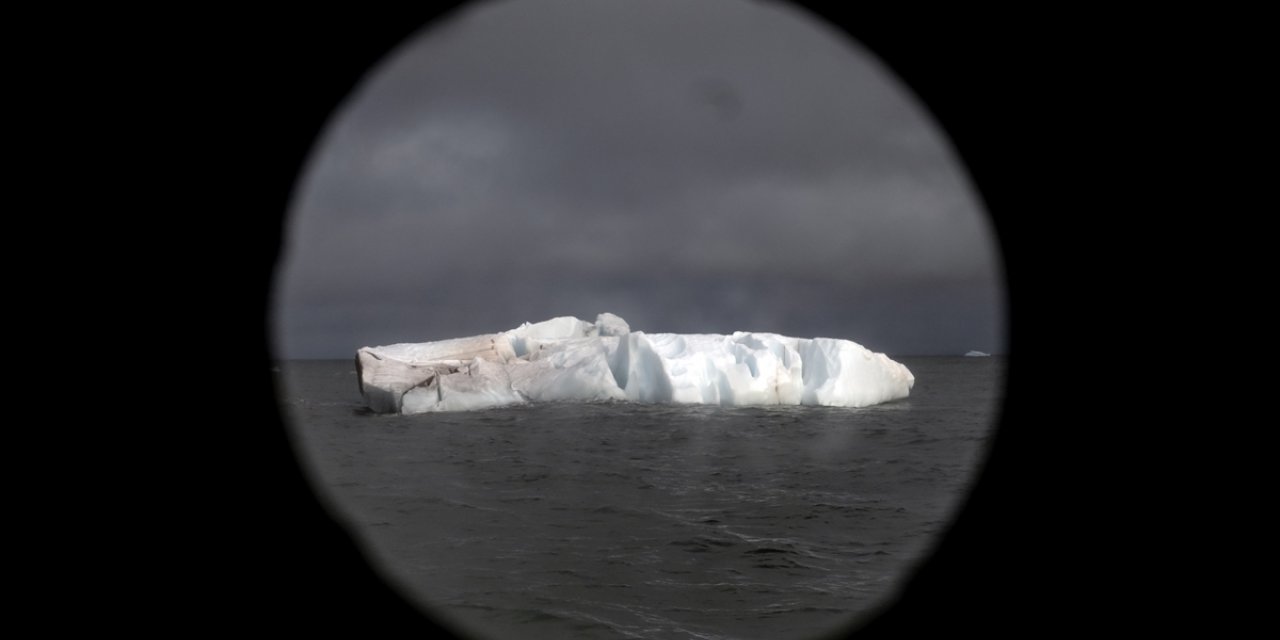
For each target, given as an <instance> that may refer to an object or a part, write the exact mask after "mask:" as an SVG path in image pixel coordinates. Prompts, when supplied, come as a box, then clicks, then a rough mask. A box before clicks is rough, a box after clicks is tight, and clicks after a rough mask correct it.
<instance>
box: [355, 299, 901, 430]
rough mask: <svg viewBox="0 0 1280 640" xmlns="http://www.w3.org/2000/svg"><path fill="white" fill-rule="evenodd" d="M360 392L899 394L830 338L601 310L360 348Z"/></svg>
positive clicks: (386, 403)
mask: <svg viewBox="0 0 1280 640" xmlns="http://www.w3.org/2000/svg"><path fill="white" fill-rule="evenodd" d="M356 368H357V372H358V379H359V384H360V392H361V394H362V395H363V396H364V400H365V402H366V403H367V404H368V405H369V407H370V408H371V409H373V410H374V411H376V412H378V413H405V414H410V413H425V412H429V411H466V410H471V409H484V408H489V407H498V406H504V405H511V404H521V403H528V402H555V401H575V402H593V401H606V400H619V401H631V402H668V403H692V404H717V405H722V406H739V405H796V404H803V405H828V406H840V407H865V406H868V405H873V404H878V403H881V402H887V401H889V400H895V399H898V398H905V397H907V395H908V394H909V393H910V391H911V387H912V385H914V384H915V376H913V375H912V374H911V371H909V370H908V369H907V368H906V367H905V366H903V365H902V364H901V363H898V362H895V361H893V360H891V359H889V357H888V356H886V355H884V354H883V353H872V352H871V351H869V350H868V349H866V348H865V347H863V346H862V345H859V344H857V343H855V342H850V341H848V340H837V339H833V338H813V339H805V338H789V337H787V336H781V335H778V334H775V333H754V332H746V331H739V332H736V333H733V334H731V335H714V334H675V333H644V332H642V331H632V330H631V328H630V326H628V325H627V322H626V321H625V320H623V319H622V318H619V317H618V316H616V315H613V314H611V313H602V314H600V315H599V316H598V317H597V318H596V321H595V322H594V323H590V322H586V321H584V320H579V319H578V318H574V317H569V316H565V317H559V318H552V319H551V320H547V321H544V322H539V323H536V324H530V323H525V324H523V325H521V326H520V327H519V328H516V329H512V330H510V331H504V332H501V333H491V334H486V335H480V336H473V337H469V338H457V339H453V340H441V341H438V342H426V343H420V344H393V345H389V346H383V347H364V348H362V349H360V350H359V351H357V352H356Z"/></svg>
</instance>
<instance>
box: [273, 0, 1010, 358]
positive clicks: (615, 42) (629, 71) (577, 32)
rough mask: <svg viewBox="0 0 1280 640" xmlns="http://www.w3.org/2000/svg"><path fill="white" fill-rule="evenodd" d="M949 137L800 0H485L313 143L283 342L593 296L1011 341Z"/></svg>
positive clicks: (540, 308) (822, 330) (392, 335)
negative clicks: (798, 4)
mask: <svg viewBox="0 0 1280 640" xmlns="http://www.w3.org/2000/svg"><path fill="white" fill-rule="evenodd" d="M949 144H950V143H949V141H948V140H947V139H946V137H945V135H944V134H943V132H942V131H941V130H939V129H938V127H937V125H936V124H934V122H933V120H932V119H931V118H930V117H929V116H928V114H927V113H926V112H925V111H924V109H923V107H922V106H921V105H920V104H919V103H918V102H917V101H916V100H915V99H914V97H913V96H912V95H911V93H910V90H909V89H908V88H907V87H906V86H905V85H904V84H902V83H900V82H899V81H898V80H897V79H896V78H895V77H893V76H892V75H891V74H890V72H889V70H888V69H887V68H886V67H885V66H883V65H882V64H881V63H880V62H879V61H878V60H876V59H875V58H874V56H872V55H871V54H870V53H869V52H868V51H866V50H864V49H863V48H862V47H861V46H860V45H858V44H857V43H855V42H852V41H850V40H848V39H847V38H845V37H844V36H843V34H841V33H839V32H837V31H836V30H835V29H834V28H833V27H829V26H828V25H826V24H825V23H823V22H821V21H819V20H818V19H817V18H815V17H812V16H811V15H809V14H807V13H805V12H803V10H802V9H799V8H795V7H792V6H790V5H783V4H775V3H764V2H747V1H745V0H700V1H698V2H689V1H688V0H662V1H655V0H646V1H644V2H632V1H626V0H575V1H569V0H517V1H491V2H483V3H476V4H473V5H472V6H471V7H469V8H466V9H464V10H462V11H460V12H459V13H457V14H455V15H454V16H453V17H452V18H451V19H449V20H447V21H443V22H441V23H439V24H436V25H432V26H431V27H430V28H429V29H426V30H423V31H420V32H419V33H418V34H417V35H415V36H414V37H413V38H411V39H410V40H408V41H406V42H405V43H403V44H402V45H401V47H400V48H399V49H397V50H396V51H394V52H392V54H391V55H390V56H389V57H388V58H387V59H385V60H383V61H382V62H381V63H380V64H379V65H378V66H377V67H375V68H373V69H371V70H370V71H369V73H368V74H367V75H366V77H365V78H364V80H363V82H362V83H361V84H360V85H359V86H358V87H357V89H356V91H355V92H354V93H353V94H352V95H351V96H349V97H348V98H347V101H346V102H345V103H344V104H343V105H342V106H341V108H340V109H339V110H338V111H336V112H335V113H334V116H333V119H332V120H331V121H330V123H329V125H328V128H327V129H326V130H325V131H324V133H323V134H322V136H321V138H320V139H319V140H318V141H317V145H316V149H315V152H314V153H313V156H312V158H311V160H310V162H309V164H308V167H307V168H306V170H305V171H304V177H303V180H302V182H301V183H300V184H299V185H298V187H297V191H296V192H295V195H294V199H293V203H292V207H291V210H290V213H289V223H288V224H289V226H288V228H287V232H286V246H285V251H284V254H283V255H282V261H281V271H280V272H279V274H278V278H277V281H276V297H275V301H276V327H275V329H276V350H277V355H278V356H280V357H285V358H315V357H326V358H328V357H333V358H347V357H351V356H352V354H354V353H355V351H356V349H358V348H359V347H362V346H367V345H369V346H371V345H380V344H390V343H395V342H421V341H427V340H436V339H442V338H450V337H459V336H464V335H474V334H478V333H488V332H493V331H500V330H505V329H510V328H514V327H516V326H518V325H519V324H520V323H522V322H525V321H535V322H536V321H539V320H545V319H547V318H550V317H553V316H560V315H576V316H578V317H580V318H583V319H586V320H594V319H595V316H596V314H597V313H600V312H602V311H609V312H613V313H616V314H618V315H621V316H622V317H623V318H626V319H627V321H628V322H630V324H631V327H632V329H634V330H643V331H649V332H682V333H684V332H690V333H727V332H732V331H735V330H754V331H771V332H776V333H783V334H788V335H796V336H802V337H813V336H828V337H837V338H847V339H850V340H854V341H856V342H859V343H862V344H863V345H865V346H867V347H869V348H871V349H872V350H875V351H884V352H887V353H889V354H890V355H915V354H958V353H964V352H966V351H968V350H970V349H978V350H982V351H988V352H1002V351H1003V350H1004V307H1003V304H1004V302H1003V301H1004V292H1003V284H1002V280H1001V278H1002V275H1001V268H1002V267H1001V265H1000V262H999V256H998V253H997V249H996V244H995V239H994V236H993V233H992V230H991V227H990V223H989V221H988V219H987V218H986V215H985V214H984V212H983V210H982V205H981V203H980V202H979V201H978V199H977V196H976V193H975V192H974V191H973V189H972V187H971V185H970V183H969V181H968V177H967V175H966V174H965V172H964V168H963V167H962V166H961V165H960V164H959V161H958V160H957V157H956V156H955V154H954V153H953V152H952V150H951V149H950V147H949Z"/></svg>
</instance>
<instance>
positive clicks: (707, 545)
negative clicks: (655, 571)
mask: <svg viewBox="0 0 1280 640" xmlns="http://www.w3.org/2000/svg"><path fill="white" fill-rule="evenodd" d="M667 544H668V545H671V546H676V547H685V551H688V552H690V553H706V552H708V551H712V550H714V549H715V548H716V547H720V548H725V547H732V546H735V545H737V544H738V543H737V542H734V541H732V540H725V539H723V538H709V537H706V536H698V537H696V538H688V539H685V540H672V541H671V542H668V543H667Z"/></svg>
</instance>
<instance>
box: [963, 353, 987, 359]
mask: <svg viewBox="0 0 1280 640" xmlns="http://www.w3.org/2000/svg"><path fill="white" fill-rule="evenodd" d="M964 355H965V357H968V358H985V357H987V356H990V355H991V354H989V353H984V352H982V351H970V352H968V353H966V354H964Z"/></svg>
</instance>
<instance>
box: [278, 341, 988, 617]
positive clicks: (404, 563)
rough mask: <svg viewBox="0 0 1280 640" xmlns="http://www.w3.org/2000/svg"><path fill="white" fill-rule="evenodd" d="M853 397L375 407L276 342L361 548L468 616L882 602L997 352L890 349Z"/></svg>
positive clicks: (840, 607)
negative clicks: (887, 374) (906, 383)
mask: <svg viewBox="0 0 1280 640" xmlns="http://www.w3.org/2000/svg"><path fill="white" fill-rule="evenodd" d="M898 360H899V361H901V362H903V363H904V364H906V365H907V366H908V367H910V369H911V370H912V372H913V373H914V374H915V376H916V386H915V388H914V389H913V390H912V395H911V397H910V398H908V399H906V400H901V401H896V402H892V403H888V404H883V405H877V406H874V407H867V408H862V409H846V408H833V407H759V408H745V407H742V408H722V407H706V406H684V405H639V404H625V403H604V404H547V405H534V406H524V407H511V408H502V409H491V410H486V411H477V412H467V413H443V414H427V415H417V416H380V415H373V414H371V413H369V412H368V411H367V410H365V409H364V407H363V405H362V403H361V399H360V395H359V392H358V390H357V385H356V376H355V370H354V365H353V363H352V362H350V361H294V362H286V363H282V364H281V367H280V369H281V376H282V378H281V383H282V384H281V387H280V388H281V402H282V403H283V405H284V407H285V410H286V416H287V417H288V418H289V419H290V420H291V424H292V426H293V429H292V435H293V436H294V439H295V442H296V445H297V446H298V448H299V451H300V453H301V455H302V457H303V461H304V463H305V466H306V467H307V468H308V471H309V475H310V477H311V480H312V483H313V485H314V486H315V488H316V490H317V492H318V493H319V494H320V495H321V497H322V498H324V499H325V500H326V502H327V504H328V506H329V508H330V509H331V511H333V512H334V514H335V515H336V516H337V517H339V518H340V519H342V520H344V521H346V522H347V524H348V525H349V527H350V529H351V530H352V532H353V533H354V534H356V535H357V537H358V538H360V539H361V540H362V542H363V544H364V546H365V548H366V552H367V554H368V555H369V556H370V559H371V561H372V563H373V564H374V566H375V567H376V568H377V569H379V570H380V572H381V573H382V574H383V575H384V576H385V577H386V578H387V579H388V581H389V582H391V583H392V584H393V585H395V586H397V587H398V588H399V589H400V590H401V591H402V592H403V593H405V595H407V596H409V597H410V599H411V600H413V601H415V602H417V603H419V604H420V605H421V606H422V608H423V609H424V610H425V611H427V612H428V613H429V615H431V616H432V617H434V618H436V619H438V620H440V621H441V622H442V623H444V624H446V625H449V626H451V627H453V628H455V629H456V630H457V631H458V633H459V635H462V636H463V637H478V638H699V639H729V638H744V639H748V638H769V639H775V638H808V637H815V636H817V635H821V634H824V633H830V632H833V631H837V630H841V629H847V628H849V627H850V626H851V625H856V624H857V622H858V621H859V620H862V619H865V617H866V616H868V615H870V614H871V613H873V612H874V610H875V608H876V607H877V606H878V605H881V604H884V603H886V602H887V599H888V598H891V597H892V596H893V595H894V594H895V592H896V589H897V588H898V587H900V586H901V585H902V583H903V582H904V581H905V579H906V578H908V577H909V574H910V571H911V569H912V567H913V566H914V565H915V564H916V563H918V562H919V561H920V560H921V559H922V558H923V557H924V555H925V554H926V553H927V552H928V551H929V549H930V548H931V545H933V544H934V543H936V542H937V539H938V536H939V534H940V533H942V532H943V531H944V530H945V528H946V526H947V524H948V521H949V518H950V516H951V515H952V514H953V513H954V510H955V509H956V508H957V507H958V506H959V505H960V501H961V500H963V498H964V496H965V494H966V491H967V489H968V486H969V485H970V483H971V482H972V481H973V480H974V478H975V472H976V471H977V469H978V467H979V465H980V464H981V462H982V459H983V455H984V453H985V449H986V447H985V444H986V442H987V441H988V439H989V437H990V436H991V434H992V430H993V429H994V422H995V419H996V417H997V411H998V406H999V399H1000V393H1001V388H1002V384H1003V370H1004V360H1003V359H1002V358H998V357H992V358H949V357H948V358H941V357H939V358H898Z"/></svg>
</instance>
